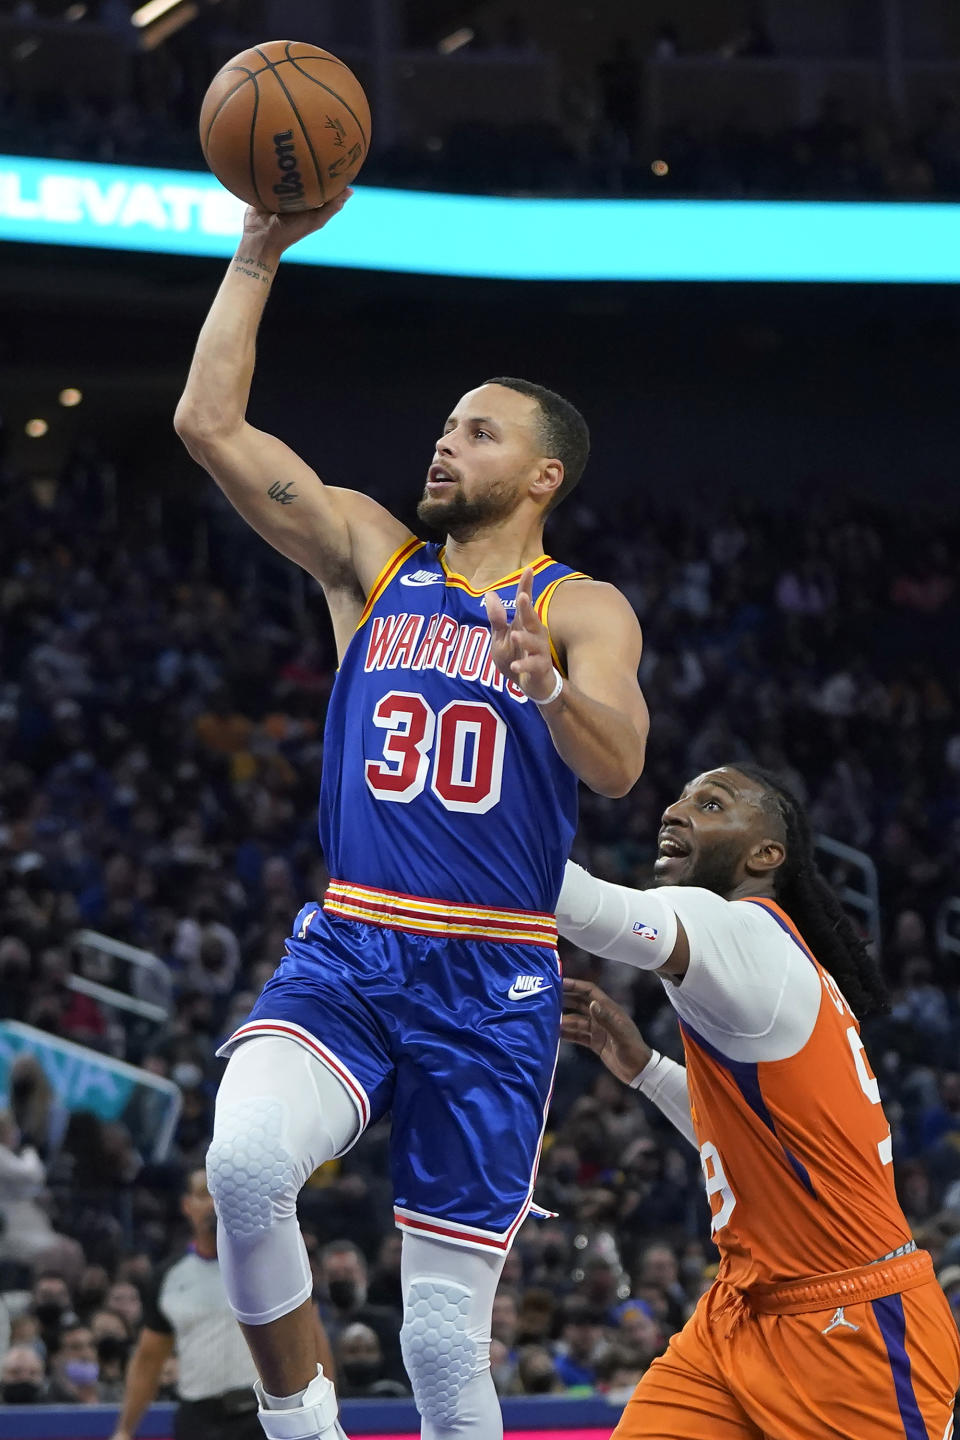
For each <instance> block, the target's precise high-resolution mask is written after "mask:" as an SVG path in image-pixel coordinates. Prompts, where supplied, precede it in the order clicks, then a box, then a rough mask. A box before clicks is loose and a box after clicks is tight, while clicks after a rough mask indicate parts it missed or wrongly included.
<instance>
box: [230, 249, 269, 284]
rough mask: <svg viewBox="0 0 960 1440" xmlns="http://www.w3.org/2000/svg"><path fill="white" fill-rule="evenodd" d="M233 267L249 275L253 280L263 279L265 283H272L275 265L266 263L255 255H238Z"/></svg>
mask: <svg viewBox="0 0 960 1440" xmlns="http://www.w3.org/2000/svg"><path fill="white" fill-rule="evenodd" d="M233 268H234V270H236V271H237V272H238V273H239V274H241V275H247V276H249V278H250V279H251V280H261V281H262V282H263V284H264V285H269V284H270V278H271V276H272V275H273V267H272V266H271V265H265V264H264V263H263V261H262V260H258V259H257V257H256V256H255V255H238V256H237V257H236V258H235V260H234V262H233Z"/></svg>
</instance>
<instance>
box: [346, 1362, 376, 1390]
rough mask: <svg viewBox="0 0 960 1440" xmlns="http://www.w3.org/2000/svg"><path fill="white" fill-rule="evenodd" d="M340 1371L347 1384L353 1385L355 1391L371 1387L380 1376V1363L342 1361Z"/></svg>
mask: <svg viewBox="0 0 960 1440" xmlns="http://www.w3.org/2000/svg"><path fill="white" fill-rule="evenodd" d="M340 1369H341V1370H342V1371H343V1378H344V1379H345V1380H346V1381H347V1384H348V1385H353V1386H354V1387H355V1388H356V1389H357V1390H360V1389H362V1388H363V1386H364V1385H372V1384H373V1382H374V1380H377V1379H378V1378H379V1376H380V1363H379V1361H377V1360H342V1361H341V1362H340Z"/></svg>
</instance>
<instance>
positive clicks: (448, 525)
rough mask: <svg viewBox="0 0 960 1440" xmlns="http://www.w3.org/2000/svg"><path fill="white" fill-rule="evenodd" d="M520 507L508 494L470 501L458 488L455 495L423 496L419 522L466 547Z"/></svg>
mask: <svg viewBox="0 0 960 1440" xmlns="http://www.w3.org/2000/svg"><path fill="white" fill-rule="evenodd" d="M518 504H519V497H518V496H517V495H515V494H511V493H509V492H508V491H505V490H501V489H498V488H491V489H490V490H488V491H487V492H486V494H484V495H475V496H473V497H472V498H470V497H468V496H467V495H465V494H464V493H463V489H462V488H461V486H459V485H458V486H457V488H456V489H455V490H454V492H453V494H452V495H423V496H422V497H421V499H420V503H419V505H418V506H417V519H418V520H419V521H420V523H421V524H422V525H426V526H428V527H429V528H430V529H431V530H435V531H437V532H438V533H439V534H441V535H449V536H450V538H451V540H459V541H460V542H461V543H462V542H463V541H465V540H472V539H473V537H474V536H475V535H476V534H478V532H479V531H481V530H486V529H487V528H488V527H489V526H491V525H495V524H496V523H497V521H499V520H505V519H506V518H507V516H508V515H512V513H513V511H514V510H515V509H516V508H517V505H518Z"/></svg>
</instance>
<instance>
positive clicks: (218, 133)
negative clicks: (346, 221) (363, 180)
mask: <svg viewBox="0 0 960 1440" xmlns="http://www.w3.org/2000/svg"><path fill="white" fill-rule="evenodd" d="M200 144H201V145H202V146H203V155H204V159H205V160H206V162H207V164H208V165H209V166H210V169H211V170H212V171H213V173H214V175H216V177H217V179H218V180H219V181H220V183H221V184H222V185H225V186H226V187H227V189H228V190H231V191H232V192H233V194H234V195H237V196H239V198H240V199H241V200H246V202H247V204H248V205H256V206H257V207H258V208H259V209H261V210H273V211H278V212H281V213H284V212H287V211H291V210H313V209H315V208H316V206H318V205H322V204H323V203H324V201H325V200H332V199H333V197H334V195H339V193H340V191H341V190H343V189H344V188H345V186H347V185H349V184H350V181H351V180H352V179H353V178H354V176H355V175H356V173H357V171H358V170H359V169H360V166H361V165H362V164H363V162H364V160H365V159H366V156H367V150H368V149H369V147H370V106H369V105H368V104H367V97H366V95H364V93H363V87H362V86H361V84H360V81H359V80H358V79H357V77H356V76H355V75H354V73H353V71H352V70H350V69H349V68H348V67H347V66H346V65H344V63H343V61H342V60H338V59H337V57H336V56H335V55H331V54H330V52H329V51H328V50H320V49H318V47H317V46H316V45H305V44H302V43H301V42H299V41H296V40H268V41H267V43H266V44H265V45H254V46H253V47H252V48H251V49H249V50H244V51H243V53H242V54H240V55H235V56H234V57H233V59H232V60H228V61H227V63H226V65H224V67H223V69H222V70H220V71H219V72H218V73H217V74H216V75H215V76H214V78H213V80H212V81H211V83H210V87H209V89H208V90H207V93H206V95H205V96H204V100H203V108H202V110H201V111H200Z"/></svg>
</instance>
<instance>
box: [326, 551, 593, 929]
mask: <svg viewBox="0 0 960 1440" xmlns="http://www.w3.org/2000/svg"><path fill="white" fill-rule="evenodd" d="M532 568H533V572H534V583H533V599H534V603H535V605H536V608H537V613H538V614H539V616H540V618H541V620H542V621H543V622H544V624H547V623H548V620H547V616H548V610H549V606H550V601H551V598H552V596H553V594H554V592H555V591H556V588H557V586H558V585H560V584H562V583H563V581H564V580H569V579H571V578H577V579H582V578H584V577H583V576H581V575H580V574H579V572H577V571H573V570H571V569H570V568H569V567H568V566H566V565H561V564H559V563H558V562H557V561H556V560H552V559H551V558H550V557H549V556H548V555H541V556H540V558H539V560H537V561H535V562H534V565H533V567H532ZM520 573H521V572H520V571H517V572H516V573H514V574H513V575H508V576H505V577H504V579H503V580H501V581H500V582H499V583H498V584H496V585H491V586H489V587H487V588H488V589H490V590H495V591H496V592H497V594H499V596H500V598H501V599H502V600H503V602H504V604H505V606H506V609H507V613H508V615H509V616H511V617H512V615H513V611H514V608H515V606H516V593H517V584H518V582H519V580H520ZM483 593H484V592H483V591H482V590H477V589H474V588H473V587H472V586H470V585H468V584H467V582H466V580H465V579H464V578H463V577H462V576H460V575H456V574H454V573H453V572H452V571H450V570H448V569H447V566H446V564H445V562H444V554H443V549H442V547H440V546H438V545H435V544H424V543H423V542H422V541H418V540H410V541H408V542H407V544H406V545H404V546H403V547H402V548H401V549H400V550H398V551H397V552H396V554H395V555H394V556H393V557H392V558H391V560H390V561H389V562H388V564H387V565H386V567H385V568H384V570H383V571H382V572H381V574H380V576H379V578H378V580H377V583H376V584H375V585H374V587H373V589H372V591H371V592H370V597H369V599H368V601H367V604H366V607H365V609H364V612H363V615H362V617H361V620H360V624H359V627H358V629H357V633H356V634H355V635H354V637H353V639H352V641H351V642H350V645H349V648H348V649H347V653H346V655H345V656H344V658H343V663H342V665H341V667H340V673H339V675H338V676H337V680H336V684H335V685H334V689H333V694H332V696H331V699H330V706H329V709H328V712H327V723H326V731H325V737H324V756H325V760H324V767H323V784H322V789H321V797H320V840H321V843H322V845H323V849H324V853H325V856H326V861H327V866H328V868H329V870H330V874H331V875H332V876H334V877H335V878H336V879H338V880H341V881H346V882H350V883H353V884H357V885H367V886H370V887H373V888H377V889H381V890H388V891H393V892H397V893H399V894H401V895H419V896H424V895H428V896H431V897H435V898H436V899H438V900H448V901H451V902H454V903H461V904H464V903H465V904H470V903H472V904H475V905H484V906H495V907H496V906H502V907H508V908H511V909H518V910H520V909H522V910H535V911H539V912H544V913H552V911H553V910H554V907H555V904H556V899H557V896H558V895H559V893H560V885H561V882H562V878H563V866H564V862H565V860H566V858H567V855H568V853H569V850H570V845H571V842H572V840H573V835H574V832H575V830H576V827H577V778H576V776H575V775H574V773H573V771H572V770H570V768H569V767H568V766H567V765H566V764H565V763H564V761H563V760H561V758H560V756H559V755H558V753H557V751H556V749H555V747H554V744H553V740H552V739H551V736H550V732H549V730H548V729H547V724H546V721H545V720H544V718H543V716H542V715H541V713H540V711H539V710H538V709H537V706H536V705H535V704H534V703H533V701H532V700H528V699H527V697H526V696H525V695H524V694H523V692H522V691H521V690H520V689H519V687H518V686H517V685H516V684H515V683H514V682H513V681H511V680H505V679H504V677H503V675H501V673H500V672H499V671H498V670H497V669H496V667H495V665H494V663H493V660H492V659H491V656H490V626H489V623H488V621H487V615H486V610H485V609H484V604H483ZM555 659H556V657H555Z"/></svg>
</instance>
